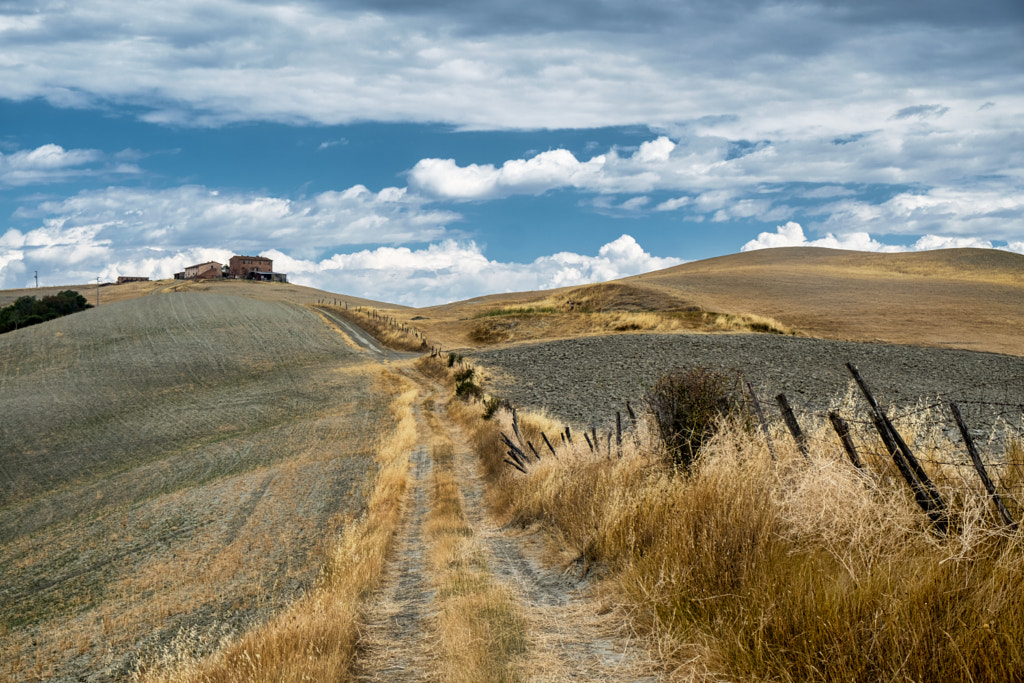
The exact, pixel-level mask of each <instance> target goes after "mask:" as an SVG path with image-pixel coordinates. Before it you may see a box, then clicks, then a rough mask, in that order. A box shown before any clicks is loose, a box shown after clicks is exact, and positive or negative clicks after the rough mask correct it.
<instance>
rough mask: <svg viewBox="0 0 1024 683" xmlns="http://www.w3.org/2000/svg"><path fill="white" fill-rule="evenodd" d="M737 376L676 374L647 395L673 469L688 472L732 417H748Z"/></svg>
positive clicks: (695, 372) (700, 370) (704, 372)
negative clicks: (713, 437) (678, 468)
mask: <svg viewBox="0 0 1024 683" xmlns="http://www.w3.org/2000/svg"><path fill="white" fill-rule="evenodd" d="M742 386H743V385H742V381H741V378H740V375H739V374H738V373H736V372H720V371H718V370H712V369H709V368H693V369H690V370H685V371H684V370H676V371H673V372H671V373H669V374H668V375H665V376H664V377H662V378H661V379H659V380H658V381H657V382H655V384H654V386H652V387H651V388H650V389H648V391H647V395H646V397H645V400H646V404H647V409H648V411H649V412H650V413H651V415H652V416H653V418H654V423H655V424H656V425H657V428H658V435H659V436H660V437H661V440H662V443H663V444H664V445H665V449H666V451H667V452H668V457H669V459H670V461H671V463H672V464H673V465H676V466H678V467H681V468H682V469H683V470H685V471H687V472H689V470H690V468H691V467H692V466H693V464H694V463H695V462H697V459H698V458H699V457H700V449H701V447H702V446H703V445H704V444H705V443H706V442H707V441H708V440H709V439H710V438H711V437H712V436H714V434H715V432H716V431H717V430H718V427H719V426H720V425H721V424H722V422H723V421H724V420H725V419H727V418H730V417H735V416H740V415H744V414H745V410H744V401H743V389H742Z"/></svg>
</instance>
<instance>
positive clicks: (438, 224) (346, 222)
mask: <svg viewBox="0 0 1024 683" xmlns="http://www.w3.org/2000/svg"><path fill="white" fill-rule="evenodd" d="M17 217H18V218H20V219H22V220H26V219H27V220H33V219H41V221H42V226H41V227H38V228H35V229H34V230H30V231H28V232H26V233H25V234H22V233H21V232H18V231H17V230H9V231H8V232H7V233H6V234H5V235H3V236H2V237H0V244H6V245H11V246H15V244H16V243H18V246H21V244H20V243H24V245H25V246H28V247H40V246H42V245H52V244H55V243H65V242H66V243H72V244H82V243H84V242H85V241H86V240H85V239H84V238H83V235H85V234H89V235H90V236H91V237H90V240H91V241H92V242H94V243H95V244H96V245H99V246H103V245H109V244H111V243H116V244H117V245H118V247H119V248H128V247H132V248H150V247H160V248H163V249H169V250H172V251H173V250H180V249H185V248H191V247H192V245H196V244H211V245H217V246H220V247H222V248H227V249H238V250H245V249H254V248H258V247H259V246H262V245H266V244H268V243H270V244H275V245H279V246H280V247H281V248H288V249H294V250H302V249H304V250H306V251H307V252H308V253H311V254H314V253H319V252H323V251H325V250H331V249H333V248H335V247H337V246H339V245H349V244H380V243H389V242H390V243H400V242H426V241H430V240H434V239H438V238H441V237H444V236H445V235H446V234H447V227H446V226H447V224H448V223H450V222H453V221H456V220H458V219H459V216H458V214H455V213H452V212H450V211H443V210H438V209H434V208H430V207H427V206H425V204H424V202H423V200H422V199H419V198H416V197H412V196H410V195H409V194H408V193H406V191H405V190H404V189H401V188H384V189H383V190H381V191H380V192H371V191H370V190H368V189H367V188H365V187H363V186H362V185H356V186H353V187H351V188H349V189H347V190H344V191H342V192H334V191H331V192H323V193H321V194H318V195H315V196H313V197H309V198H303V199H288V198H284V197H274V196H267V195H263V194H257V193H245V194H242V193H229V192H220V191H216V190H210V189H208V188H205V187H201V186H195V185H190V186H183V187H174V188H169V189H164V190H150V189H143V188H127V187H110V188H106V189H104V190H97V191H85V192H81V193H79V194H77V195H75V196H73V197H69V198H67V199H65V200H62V201H47V202H43V203H42V204H40V205H39V206H37V207H36V208H34V209H24V208H23V209H20V210H19V211H18V213H17Z"/></svg>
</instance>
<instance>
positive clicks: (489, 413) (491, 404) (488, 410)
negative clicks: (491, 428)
mask: <svg viewBox="0 0 1024 683" xmlns="http://www.w3.org/2000/svg"><path fill="white" fill-rule="evenodd" d="M500 407H501V400H500V399H499V398H498V397H497V396H490V397H488V398H487V399H486V400H485V401H484V412H483V415H482V417H483V418H484V419H485V420H490V419H491V418H492V417H494V414H495V413H496V412H498V408H500Z"/></svg>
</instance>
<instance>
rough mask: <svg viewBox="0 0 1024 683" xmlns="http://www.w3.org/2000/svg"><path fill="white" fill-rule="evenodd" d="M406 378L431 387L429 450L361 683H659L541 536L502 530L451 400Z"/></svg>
mask: <svg viewBox="0 0 1024 683" xmlns="http://www.w3.org/2000/svg"><path fill="white" fill-rule="evenodd" d="M407 374H408V375H409V376H410V377H413V378H415V379H416V381H417V382H418V383H419V384H420V386H421V387H422V400H421V403H420V408H419V410H418V415H417V419H418V423H419V427H420V444H421V445H420V447H419V448H418V449H417V450H416V451H415V452H414V454H413V457H412V459H411V460H412V467H413V468H414V471H413V475H414V476H413V477H412V481H413V487H412V490H411V491H410V492H409V493H408V495H407V499H406V509H405V513H404V521H403V528H402V531H401V532H400V533H399V538H398V542H397V544H396V547H395V549H394V552H393V555H392V557H391V559H390V562H389V566H388V569H387V578H386V582H385V585H384V587H383V589H382V590H381V591H379V593H378V594H377V595H376V596H374V598H373V600H372V601H371V604H370V606H369V608H368V612H367V620H366V625H365V631H364V636H363V638H362V642H361V644H360V652H361V656H360V660H359V662H358V664H357V667H356V671H357V673H358V679H359V680H362V681H368V682H369V681H424V680H507V681H568V680H591V681H656V680H660V678H659V677H658V675H657V674H655V673H653V672H654V665H653V664H652V663H651V661H650V660H649V658H648V657H647V656H646V653H644V652H643V651H641V650H640V649H639V648H637V647H635V645H633V644H631V643H629V642H626V641H625V640H623V639H622V638H621V637H620V633H619V632H618V631H617V629H616V626H617V624H616V622H615V618H614V617H613V616H612V615H611V613H610V610H608V609H604V610H601V608H600V605H599V603H598V601H597V600H596V599H594V598H593V597H592V596H591V591H590V590H589V589H590V588H591V586H590V585H589V579H579V578H578V577H576V576H575V575H574V574H573V573H572V572H571V571H570V572H564V573H563V572H562V571H561V570H560V569H559V568H558V567H551V566H548V565H547V564H545V562H544V561H543V560H542V555H543V546H544V540H543V539H542V538H541V537H540V536H539V534H537V533H533V532H524V531H514V530H508V529H503V528H501V527H500V525H499V524H498V522H497V521H496V520H495V519H494V518H493V517H492V516H491V515H490V514H489V513H488V511H487V509H486V508H485V506H484V503H483V500H484V483H483V481H482V479H481V476H480V474H479V472H478V462H477V458H476V456H475V454H474V453H473V451H472V449H471V447H470V445H469V443H468V442H467V439H466V437H465V435H464V434H463V433H462V431H461V429H460V428H459V427H458V426H457V425H456V423H455V422H454V420H453V419H451V417H450V416H449V415H447V414H446V409H445V407H444V401H445V400H447V396H446V395H444V394H443V393H442V390H441V389H440V388H438V387H436V386H434V385H432V383H431V382H430V381H429V380H426V379H425V378H424V377H422V376H421V375H418V374H417V373H415V372H413V371H408V372H407ZM600 611H603V612H605V614H604V615H601V614H599V612H600ZM474 671H475V673H474Z"/></svg>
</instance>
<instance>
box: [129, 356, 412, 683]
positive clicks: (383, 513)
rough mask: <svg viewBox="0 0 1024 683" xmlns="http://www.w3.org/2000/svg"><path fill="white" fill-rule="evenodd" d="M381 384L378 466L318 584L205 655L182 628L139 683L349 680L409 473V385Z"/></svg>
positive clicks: (143, 667) (389, 378) (391, 380)
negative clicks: (385, 400) (384, 414)
mask: <svg viewBox="0 0 1024 683" xmlns="http://www.w3.org/2000/svg"><path fill="white" fill-rule="evenodd" d="M380 382H381V383H382V384H383V385H384V386H382V387H380V390H381V391H384V392H387V393H390V394H392V395H394V396H395V398H394V400H393V402H392V405H391V413H392V420H391V421H390V423H389V424H393V425H394V427H393V428H392V429H390V430H388V431H387V432H386V433H382V434H380V435H379V445H378V448H377V449H376V459H377V462H378V466H379V470H378V473H377V476H376V479H375V481H374V483H373V488H372V493H371V494H370V495H369V499H368V503H367V509H366V513H365V515H364V516H363V517H362V518H360V519H358V520H353V521H352V522H351V523H350V524H348V525H346V526H345V528H344V530H343V532H342V534H341V536H340V538H338V539H337V542H336V543H335V544H334V545H333V547H331V548H330V549H329V551H328V553H327V559H326V562H325V566H324V569H323V572H322V575H321V577H320V579H319V581H318V584H317V585H316V587H315V588H314V590H312V591H311V592H310V593H309V594H307V595H306V596H305V597H303V598H301V599H300V600H298V601H296V602H295V603H294V604H293V605H292V606H291V607H290V608H289V609H287V610H286V611H284V612H283V613H281V614H280V615H279V616H277V617H276V618H274V619H272V620H271V621H269V622H268V623H266V624H265V625H263V626H261V627H258V628H256V629H253V630H251V631H250V632H248V633H246V634H245V635H244V636H242V637H241V638H239V639H237V640H235V641H232V642H229V643H225V644H224V645H223V647H221V648H220V649H218V650H217V651H216V652H215V653H214V654H213V655H212V656H210V657H207V658H205V659H200V660H196V659H193V658H192V657H191V656H190V654H189V649H190V646H191V643H190V642H189V634H182V637H181V638H179V641H178V642H177V643H176V646H177V647H172V648H169V649H168V650H167V651H166V652H165V653H164V654H163V656H162V657H159V658H157V659H155V660H154V661H149V662H143V663H141V664H140V667H139V670H138V671H137V674H136V679H137V680H139V681H142V682H143V683H163V682H168V683H170V682H171V681H174V682H184V683H192V682H195V683H200V682H201V683H236V682H238V683H241V682H243V681H244V682H246V683H249V682H254V681H268V682H269V681H275V682H291V681H295V682H299V681H323V682H327V681H332V682H335V681H345V680H350V679H351V677H352V676H351V666H352V663H353V660H354V658H355V654H356V643H357V639H358V635H359V633H358V624H359V618H360V610H361V608H362V604H363V601H364V600H365V599H366V598H367V597H368V596H369V595H370V594H371V592H372V591H373V590H374V589H375V588H376V587H377V586H378V585H379V583H380V580H381V577H382V574H383V569H384V562H385V556H386V553H387V550H388V547H389V545H390V544H391V541H392V539H393V537H394V535H395V532H396V530H397V528H398V526H399V523H400V517H401V512H402V501H403V499H404V498H405V494H406V490H407V488H408V486H409V480H410V465H409V453H410V452H411V451H412V449H413V447H414V446H415V444H416V439H417V428H416V420H415V417H414V415H413V409H412V406H413V403H414V401H415V399H416V397H417V395H418V391H417V389H416V388H415V387H414V386H413V385H412V384H411V382H409V380H407V379H404V378H402V377H400V376H398V375H394V374H391V373H383V374H382V376H381V379H380Z"/></svg>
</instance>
